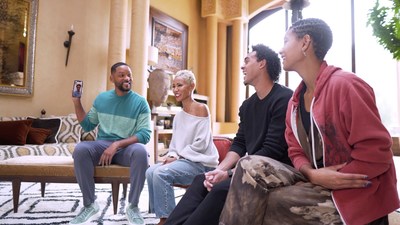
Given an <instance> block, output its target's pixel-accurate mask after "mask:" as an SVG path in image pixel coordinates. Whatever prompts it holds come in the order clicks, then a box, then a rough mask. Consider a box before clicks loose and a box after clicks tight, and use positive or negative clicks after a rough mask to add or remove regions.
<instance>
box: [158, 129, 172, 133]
mask: <svg viewBox="0 0 400 225" xmlns="http://www.w3.org/2000/svg"><path fill="white" fill-rule="evenodd" d="M157 132H158V134H172V129H161V130H157Z"/></svg>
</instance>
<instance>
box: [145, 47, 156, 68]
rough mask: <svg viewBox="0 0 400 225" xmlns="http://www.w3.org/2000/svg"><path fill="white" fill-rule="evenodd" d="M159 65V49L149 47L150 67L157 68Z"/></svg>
mask: <svg viewBox="0 0 400 225" xmlns="http://www.w3.org/2000/svg"><path fill="white" fill-rule="evenodd" d="M157 63H158V48H156V47H154V46H149V49H148V59H147V64H148V65H149V66H155V65H157Z"/></svg>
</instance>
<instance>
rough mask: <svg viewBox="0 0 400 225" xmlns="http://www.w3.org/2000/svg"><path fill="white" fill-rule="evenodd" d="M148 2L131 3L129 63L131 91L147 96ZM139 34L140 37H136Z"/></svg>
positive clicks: (146, 0) (147, 0)
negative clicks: (132, 81)
mask: <svg viewBox="0 0 400 225" xmlns="http://www.w3.org/2000/svg"><path fill="white" fill-rule="evenodd" d="M149 12H150V0H140V1H132V11H131V13H132V17H131V34H134V35H131V39H130V49H129V62H128V64H129V65H130V66H131V67H132V73H133V74H132V76H133V80H134V83H133V90H134V91H135V92H137V93H138V94H140V95H142V96H144V97H146V96H147V77H148V75H147V73H148V72H147V56H148V41H147V40H148V32H143V31H147V30H148V25H149V19H148V18H149ZM138 34H140V35H138Z"/></svg>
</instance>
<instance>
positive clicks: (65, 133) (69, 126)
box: [57, 114, 82, 143]
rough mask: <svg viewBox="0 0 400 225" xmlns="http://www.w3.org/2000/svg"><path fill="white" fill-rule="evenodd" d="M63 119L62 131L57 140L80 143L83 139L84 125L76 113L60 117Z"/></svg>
mask: <svg viewBox="0 0 400 225" xmlns="http://www.w3.org/2000/svg"><path fill="white" fill-rule="evenodd" d="M59 118H60V119H61V126H60V132H59V133H58V136H57V140H58V142H61V143H78V142H80V141H81V134H82V127H81V125H80V124H79V121H78V119H77V118H76V115H75V114H70V115H68V116H62V117H59Z"/></svg>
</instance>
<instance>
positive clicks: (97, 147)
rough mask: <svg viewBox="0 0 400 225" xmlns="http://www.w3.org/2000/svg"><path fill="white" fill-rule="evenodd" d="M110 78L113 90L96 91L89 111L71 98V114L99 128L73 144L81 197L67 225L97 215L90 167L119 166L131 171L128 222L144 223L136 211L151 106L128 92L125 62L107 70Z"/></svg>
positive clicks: (86, 125)
mask: <svg viewBox="0 0 400 225" xmlns="http://www.w3.org/2000/svg"><path fill="white" fill-rule="evenodd" d="M110 80H111V81H112V82H113V83H114V86H115V89H114V90H110V91H106V92H103V93H100V94H99V95H98V96H97V97H96V99H95V100H94V103H93V106H92V108H91V109H90V111H89V112H88V113H86V112H85V110H84V109H83V106H82V103H81V100H80V97H73V98H72V101H73V103H74V107H75V113H76V115H77V118H78V120H79V122H80V124H81V126H82V128H83V129H84V130H85V131H86V132H88V131H91V130H93V129H95V128H96V127H98V134H97V139H96V141H84V142H80V143H79V144H77V146H76V147H75V150H74V152H73V158H74V168H75V176H76V179H77V181H78V183H79V187H80V189H81V191H82V196H83V206H84V207H83V208H82V210H81V211H80V213H79V214H78V215H77V216H76V217H75V218H74V219H73V220H72V221H71V222H70V224H83V223H85V222H87V221H89V220H90V218H91V217H92V216H94V215H95V214H96V213H97V212H98V211H99V206H98V205H97V203H96V202H95V199H96V197H95V185H94V178H93V176H94V167H95V166H96V165H102V166H108V165H110V164H112V163H113V164H119V165H122V166H127V167H130V176H131V177H130V187H131V188H130V191H129V198H128V201H129V205H128V207H127V208H126V216H127V218H128V222H129V224H144V220H143V218H142V216H141V215H140V210H139V208H138V203H139V196H140V193H141V191H142V189H143V186H144V182H145V172H146V169H147V167H148V153H147V151H146V148H145V146H144V145H145V144H146V143H147V142H149V140H150V135H151V129H150V108H149V105H148V103H147V101H146V99H145V98H144V97H142V96H140V95H138V94H137V93H135V92H133V91H132V90H131V86H132V72H131V69H130V67H129V66H128V65H127V64H126V63H122V62H119V63H116V64H114V65H113V66H112V67H111V75H110Z"/></svg>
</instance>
